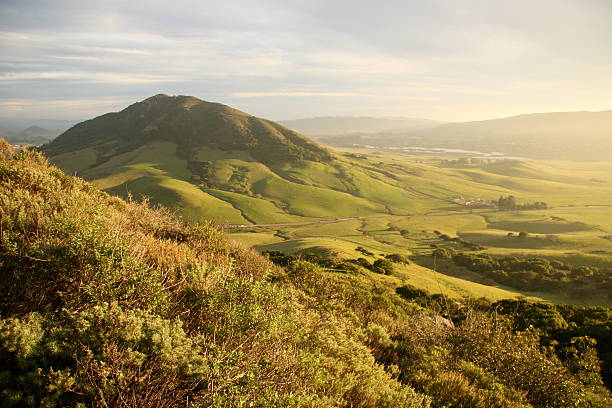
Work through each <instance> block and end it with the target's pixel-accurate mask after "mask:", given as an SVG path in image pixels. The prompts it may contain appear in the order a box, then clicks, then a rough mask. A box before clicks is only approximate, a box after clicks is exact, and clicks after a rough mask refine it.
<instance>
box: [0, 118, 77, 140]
mask: <svg viewBox="0 0 612 408" xmlns="http://www.w3.org/2000/svg"><path fill="white" fill-rule="evenodd" d="M75 123H77V121H73V120H59V119H32V118H25V119H21V118H0V137H2V138H4V139H6V140H7V141H8V142H9V143H23V144H35V145H37V144H42V143H47V142H49V141H51V140H53V139H54V138H55V137H57V136H58V135H60V134H61V133H62V132H64V131H65V130H66V129H68V128H70V127H71V126H73V125H74V124H75Z"/></svg>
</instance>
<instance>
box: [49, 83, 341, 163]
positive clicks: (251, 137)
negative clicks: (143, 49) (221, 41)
mask: <svg viewBox="0 0 612 408" xmlns="http://www.w3.org/2000/svg"><path fill="white" fill-rule="evenodd" d="M154 141H167V142H172V143H175V144H176V145H177V152H178V154H179V155H180V156H181V157H182V158H183V159H186V160H188V159H190V158H192V157H194V156H196V155H197V151H198V149H200V148H205V147H208V148H214V149H220V150H224V151H229V150H234V149H236V150H241V151H247V152H249V153H250V154H251V155H252V156H253V157H254V158H256V159H257V160H259V161H262V162H266V163H276V162H281V163H282V162H287V161H289V162H294V161H299V160H317V161H329V160H331V158H332V157H331V154H330V153H329V152H328V151H327V150H325V149H324V148H322V147H321V146H319V145H317V144H316V143H314V142H312V141H310V140H308V139H306V138H305V137H303V136H301V135H299V134H298V133H296V132H294V131H292V130H289V129H286V128H284V127H282V126H280V125H278V124H276V123H274V122H271V121H268V120H265V119H260V118H256V117H254V116H251V115H248V114H246V113H244V112H241V111H239V110H236V109H233V108H231V107H229V106H226V105H222V104H220V103H212V102H205V101H203V100H200V99H198V98H195V97H193V96H168V95H164V94H159V95H155V96H152V97H150V98H148V99H145V100H144V101H141V102H138V103H135V104H133V105H130V106H128V107H127V108H125V109H124V110H122V111H121V112H115V113H108V114H105V115H102V116H99V117H97V118H95V119H91V120H88V121H85V122H82V123H79V124H77V125H76V126H74V127H72V128H70V129H69V130H67V131H66V132H64V133H63V134H61V135H60V136H59V137H58V138H57V139H55V140H54V141H53V142H52V143H50V144H49V145H47V146H45V148H44V151H45V152H46V153H47V154H48V155H50V156H55V155H60V154H65V153H70V152H74V151H76V150H81V149H86V148H92V149H94V150H95V151H96V164H101V163H104V162H106V161H108V160H109V159H110V158H111V157H112V156H115V155H117V154H120V153H124V152H128V151H132V150H134V149H135V148H138V147H140V146H142V145H144V144H146V143H150V142H154Z"/></svg>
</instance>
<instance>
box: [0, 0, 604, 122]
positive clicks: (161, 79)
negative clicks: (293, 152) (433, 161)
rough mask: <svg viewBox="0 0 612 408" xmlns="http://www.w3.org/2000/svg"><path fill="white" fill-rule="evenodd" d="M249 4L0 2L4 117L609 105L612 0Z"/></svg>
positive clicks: (446, 111) (469, 116)
mask: <svg viewBox="0 0 612 408" xmlns="http://www.w3.org/2000/svg"><path fill="white" fill-rule="evenodd" d="M254 3H255V2H252V1H247V0H230V1H226V2H223V3H220V2H210V1H185V0H183V1H177V2H174V3H173V5H172V6H170V5H169V4H168V3H167V2H161V1H144V0H137V1H130V2H120V1H114V0H109V1H105V2H75V1H69V0H58V1H54V2H47V1H42V0H4V1H2V2H1V3H0V52H1V55H2V58H1V59H0V120H1V118H19V117H21V118H50V119H85V118H89V117H92V116H96V115H100V114H103V113H105V112H109V111H116V110H120V109H122V108H123V107H125V106H126V105H128V104H130V103H133V102H135V101H138V100H142V99H144V98H146V97H148V96H151V95H153V94H157V93H166V94H184V95H194V96H197V97H199V98H202V99H205V100H209V101H216V102H222V103H225V104H228V105H231V106H233V107H236V108H238V109H241V110H243V111H245V112H249V113H251V114H254V115H257V116H261V117H266V118H270V119H275V120H281V119H294V118H302V117H310V116H333V115H354V116H401V117H418V118H428V119H434V120H439V121H468V120H478V119H488V118H494V117H503V116H511V115H516V114H522V113H531V112H550V111H578V110H595V111H598V110H606V109H612V102H611V100H610V95H612V76H611V75H610V66H612V53H610V52H609V50H610V44H611V43H612V26H611V25H610V24H609V22H610V21H611V20H612V2H610V1H608V0H584V1H576V0H539V1H537V2H534V1H527V0H518V1H514V2H501V1H500V2H497V1H496V2H491V1H487V0H463V1H460V2H454V1H443V0H432V1H427V2H421V1H412V0H411V1H406V0H403V1H400V0H389V1H386V2H374V1H360V2H354V1H346V0H342V1H337V2H332V3H330V2H324V1H321V0H310V1H295V2H291V4H288V2H284V1H280V0H262V1H259V2H257V4H256V5H255V4H254Z"/></svg>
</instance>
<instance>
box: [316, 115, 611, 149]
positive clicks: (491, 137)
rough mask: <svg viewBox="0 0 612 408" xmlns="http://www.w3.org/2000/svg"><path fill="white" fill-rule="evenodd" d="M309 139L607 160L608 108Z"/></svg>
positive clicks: (341, 144) (609, 143)
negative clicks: (598, 110)
mask: <svg viewBox="0 0 612 408" xmlns="http://www.w3.org/2000/svg"><path fill="white" fill-rule="evenodd" d="M312 121H314V122H316V120H315V119H313V120H312ZM311 126H312V127H313V128H315V127H316V126H315V125H314V124H313V123H311ZM305 133H306V134H309V133H308V132H305ZM312 136H313V137H315V138H316V139H317V140H319V141H321V142H324V143H327V144H330V145H332V146H353V145H354V144H362V145H363V144H365V145H374V146H381V147H402V146H404V147H409V146H413V147H414V146H417V147H430V148H431V147H437V148H446V149H463V150H475V151H481V152H502V153H505V154H509V155H514V156H522V157H528V158H541V159H563V160H610V159H611V158H612V110H608V111H602V112H558V113H535V114H527V115H519V116H513V117H508V118H503V119H493V120H483V121H475V122H464V123H447V124H440V125H438V126H433V127H430V128H423V129H413V130H405V131H402V130H401V129H398V128H396V129H392V130H387V131H373V132H367V131H356V132H352V133H345V134H343V135H337V134H336V135H317V134H316V133H313V134H312Z"/></svg>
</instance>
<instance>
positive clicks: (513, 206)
mask: <svg viewBox="0 0 612 408" xmlns="http://www.w3.org/2000/svg"><path fill="white" fill-rule="evenodd" d="M497 207H498V208H499V209H500V210H545V209H547V208H548V204H546V203H545V202H543V201H536V202H535V203H525V204H519V203H517V202H516V198H515V197H514V196H513V195H509V196H507V197H505V196H503V195H502V196H500V197H499V199H498V200H497Z"/></svg>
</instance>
